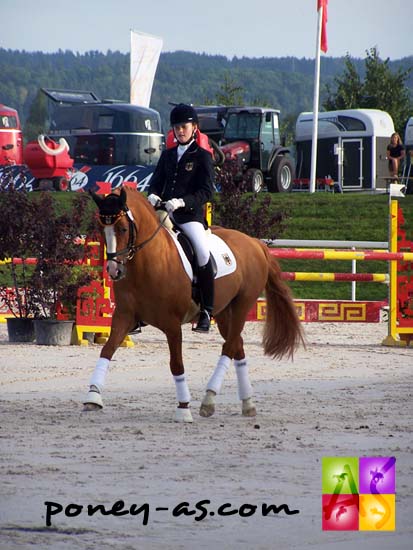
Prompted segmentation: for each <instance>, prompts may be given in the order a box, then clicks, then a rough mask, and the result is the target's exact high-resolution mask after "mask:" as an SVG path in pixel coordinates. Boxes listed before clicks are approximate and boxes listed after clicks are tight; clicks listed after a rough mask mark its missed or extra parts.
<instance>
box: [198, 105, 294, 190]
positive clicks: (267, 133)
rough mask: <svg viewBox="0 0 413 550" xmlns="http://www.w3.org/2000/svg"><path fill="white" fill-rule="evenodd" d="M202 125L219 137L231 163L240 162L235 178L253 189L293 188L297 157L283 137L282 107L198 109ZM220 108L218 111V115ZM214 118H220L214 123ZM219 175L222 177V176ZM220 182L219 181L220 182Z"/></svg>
mask: <svg viewBox="0 0 413 550" xmlns="http://www.w3.org/2000/svg"><path fill="white" fill-rule="evenodd" d="M197 111H198V116H199V122H200V129H201V131H203V132H204V133H206V134H207V135H210V136H211V137H213V138H214V139H218V140H219V141H218V143H219V145H220V148H221V151H222V153H223V155H224V157H225V160H226V162H227V163H229V162H232V163H236V166H237V167H238V168H237V173H236V174H235V179H236V180H237V181H239V182H240V183H241V182H242V183H244V184H245V185H246V187H247V189H248V190H249V191H253V192H256V193H258V192H259V191H262V190H264V189H265V188H267V190H268V191H269V192H271V193H276V192H278V193H285V192H289V191H291V190H292V188H293V184H294V178H295V167H294V161H293V159H292V157H291V152H290V149H289V148H287V147H285V146H284V145H283V144H282V140H281V137H280V123H279V117H280V111H279V110H277V109H271V108H266V107H226V108H224V107H219V108H212V107H211V108H209V110H208V107H204V108H199V109H197ZM214 112H216V114H217V115H218V116H217V117H214V116H213V114H214ZM214 118H216V119H217V120H216V121H215V123H214ZM218 179H219V178H218ZM218 183H219V182H218Z"/></svg>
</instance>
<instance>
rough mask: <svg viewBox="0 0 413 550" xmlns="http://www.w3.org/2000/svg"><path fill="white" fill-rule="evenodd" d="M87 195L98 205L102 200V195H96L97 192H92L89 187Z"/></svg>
mask: <svg viewBox="0 0 413 550" xmlns="http://www.w3.org/2000/svg"><path fill="white" fill-rule="evenodd" d="M89 195H90V196H91V197H92V199H93V200H94V201H95V203H96V204H97V205H98V206H99V205H100V204H101V203H102V201H103V197H101V196H100V195H98V194H97V193H94V192H93V191H92V190H91V189H89Z"/></svg>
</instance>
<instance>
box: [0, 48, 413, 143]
mask: <svg viewBox="0 0 413 550" xmlns="http://www.w3.org/2000/svg"><path fill="white" fill-rule="evenodd" d="M366 54H367V56H366V59H364V60H363V59H354V58H351V57H349V56H347V57H341V58H331V57H323V58H322V60H321V81H320V109H321V110H331V109H334V108H340V109H343V108H362V107H370V108H378V109H383V110H385V111H388V112H389V113H390V114H391V116H392V117H393V120H394V122H395V126H396V128H397V129H398V131H399V132H402V131H403V128H404V124H405V122H406V120H407V118H408V116H411V115H412V114H413V112H412V111H413V108H412V98H413V93H412V89H413V75H412V72H411V68H412V67H413V56H411V57H406V58H403V59H401V60H397V61H390V60H382V59H380V56H379V52H378V51H377V49H375V48H372V49H371V50H369V51H367V52H366ZM129 60H130V57H129V54H123V53H120V52H118V51H110V50H109V51H107V53H102V52H99V51H90V52H86V53H84V54H79V53H74V52H72V51H62V50H59V51H58V52H56V53H42V52H26V51H16V50H6V49H1V48H0V74H1V80H0V103H4V104H6V105H8V106H9V107H13V108H15V109H17V110H18V112H19V114H20V117H21V119H22V122H23V124H24V131H25V134H26V135H27V132H29V133H30V134H31V133H33V134H34V133H35V132H36V131H37V128H38V127H39V126H41V124H42V109H43V108H44V101H45V99H44V98H43V99H42V98H40V96H39V90H40V88H42V87H44V88H60V89H72V90H73V89H78V90H91V91H94V92H95V93H96V94H97V95H98V96H99V97H101V98H111V99H120V100H124V101H128V100H129ZM313 80H314V60H313V59H307V58H301V59H299V58H295V57H283V58H264V57H263V58H247V57H242V58H237V57H234V58H232V59H228V58H226V57H224V56H219V55H207V54H197V53H192V52H186V51H176V52H166V53H162V54H161V56H160V60H159V65H158V69H157V72H156V76H155V82H154V87H153V91H152V99H151V107H152V108H154V109H156V110H157V111H159V112H160V114H161V118H162V121H163V122H164V124H165V125H167V121H168V113H169V111H170V108H171V105H170V103H176V102H188V103H193V104H198V105H200V104H214V103H218V102H219V103H225V102H226V104H234V102H235V101H236V102H237V103H239V102H242V104H245V105H247V104H253V105H263V106H271V107H274V108H277V109H280V110H281V116H282V120H283V121H284V130H285V133H287V134H289V133H290V134H291V133H293V130H294V123H295V120H296V118H297V116H298V114H299V113H300V112H302V111H311V110H312V107H313ZM235 90H236V91H237V93H236V94H235Z"/></svg>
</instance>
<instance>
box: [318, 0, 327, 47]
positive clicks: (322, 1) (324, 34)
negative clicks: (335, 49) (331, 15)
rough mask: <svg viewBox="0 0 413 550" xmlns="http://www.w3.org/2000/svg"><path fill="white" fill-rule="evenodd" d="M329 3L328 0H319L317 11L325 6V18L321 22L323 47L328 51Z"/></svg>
mask: <svg viewBox="0 0 413 550" xmlns="http://www.w3.org/2000/svg"><path fill="white" fill-rule="evenodd" d="M327 4H328V0H317V11H319V9H320V8H323V19H322V22H321V49H322V50H323V52H324V53H326V52H327Z"/></svg>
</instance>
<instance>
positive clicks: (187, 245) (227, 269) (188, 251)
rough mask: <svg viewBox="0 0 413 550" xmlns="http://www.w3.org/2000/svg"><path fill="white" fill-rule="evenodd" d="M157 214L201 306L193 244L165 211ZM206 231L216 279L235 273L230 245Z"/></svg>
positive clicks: (234, 263)
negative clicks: (175, 248)
mask: <svg viewBox="0 0 413 550" xmlns="http://www.w3.org/2000/svg"><path fill="white" fill-rule="evenodd" d="M157 214H158V217H159V221H160V222H161V223H162V225H163V226H164V227H165V229H167V231H168V232H169V233H170V235H171V236H172V238H173V240H174V243H175V245H176V247H177V249H178V252H179V254H180V256H181V261H182V263H183V266H184V268H185V271H186V273H187V275H188V277H189V278H190V279H191V281H192V299H193V301H194V302H195V304H197V305H199V302H200V293H199V288H198V283H197V281H198V276H197V275H198V270H199V265H198V262H197V258H196V254H195V250H194V248H193V246H192V243H191V241H190V240H189V238H188V237H187V236H186V235H185V233H184V232H183V231H181V230H180V229H179V228H178V227H177V226H176V225H175V224H173V222H172V220H171V219H170V217H169V216H168V214H167V213H166V212H165V211H164V210H157ZM206 231H207V232H208V234H209V238H210V250H211V256H210V257H211V262H212V265H213V272H214V278H215V279H217V278H219V277H223V276H225V275H229V274H230V273H232V272H233V271H235V269H236V265H237V264H236V260H235V256H234V254H233V253H232V251H231V249H230V248H229V247H228V245H227V244H226V243H225V242H224V241H223V240H222V239H220V238H219V237H218V236H217V235H214V234H213V233H212V232H211V230H210V229H206Z"/></svg>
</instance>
